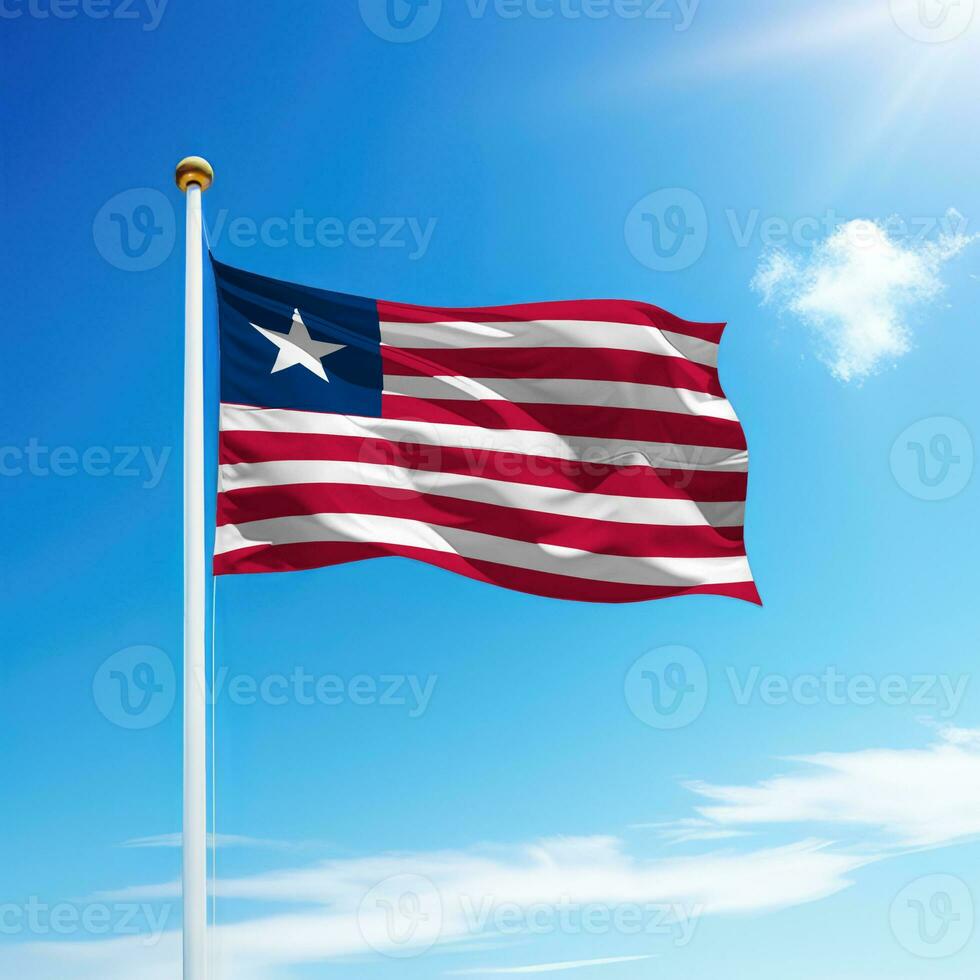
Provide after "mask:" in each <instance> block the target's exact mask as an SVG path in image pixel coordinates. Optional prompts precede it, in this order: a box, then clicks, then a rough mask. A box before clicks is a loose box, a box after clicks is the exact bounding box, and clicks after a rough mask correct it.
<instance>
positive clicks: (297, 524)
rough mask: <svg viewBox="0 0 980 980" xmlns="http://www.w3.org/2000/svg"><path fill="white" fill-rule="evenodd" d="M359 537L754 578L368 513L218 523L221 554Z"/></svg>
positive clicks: (718, 580) (702, 577)
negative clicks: (516, 539)
mask: <svg viewBox="0 0 980 980" xmlns="http://www.w3.org/2000/svg"><path fill="white" fill-rule="evenodd" d="M341 541H356V542H363V543H369V544H382V545H384V544H388V545H401V546H407V547H414V548H428V549H430V550H432V551H440V552H443V553H445V554H456V555H461V556H462V557H464V558H469V559H476V560H481V561H492V562H497V563H499V564H503V565H511V566H513V567H516V568H526V569H530V570H532V571H537V572H549V573H551V574H553V575H568V576H571V577H573V578H581V579H588V580H589V581H593V582H616V583H619V584H622V585H654V586H670V587H675V586H677V587H683V586H689V585H708V584H722V583H729V582H750V581H751V580H752V574H751V572H750V571H749V563H748V560H747V559H746V558H745V557H743V556H737V557H725V558H622V557H619V556H618V555H599V554H595V553H594V552H591V551H581V550H579V549H578V548H565V547H562V546H560V545H543V544H533V543H531V542H527V541H513V540H511V539H510V538H498V537H495V536H493V535H490V534H481V533H479V532H477V531H466V530H462V529H460V528H448V527H433V526H431V525H429V524H424V523H422V522H421V521H411V520H405V519H404V518H398V517H376V516H373V515H364V514H311V515H306V516H303V517H279V518H275V519H273V520H267V521H253V522H251V523H249V524H239V525H234V524H228V525H225V526H223V527H219V528H218V532H217V537H216V539H215V554H217V555H224V554H227V553H228V552H231V551H237V550H238V549H240V548H250V547H254V546H255V545H284V544H302V543H305V542H341Z"/></svg>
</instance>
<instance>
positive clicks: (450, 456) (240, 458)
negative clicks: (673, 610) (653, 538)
mask: <svg viewBox="0 0 980 980" xmlns="http://www.w3.org/2000/svg"><path fill="white" fill-rule="evenodd" d="M219 454H220V461H221V463H222V464H230V463H264V462H270V461H275V460H293V459H322V460H340V461H346V462H361V463H380V464H384V465H388V466H401V467H404V468H406V469H413V470H424V471H426V472H442V473H456V474H459V475H470V476H477V477H484V478H486V479H491V480H506V481H508V482H511V483H524V484H527V485H529V486H537V487H554V488H555V489H558V490H567V491H570V492H572V493H605V494H613V495H616V496H623V497H646V498H666V499H672V500H696V501H698V502H703V503H711V502H724V501H732V500H745V491H746V483H747V479H748V477H747V474H745V473H713V472H708V471H700V470H670V469H653V468H652V467H649V466H612V465H610V464H608V463H589V462H585V461H582V460H574V459H555V458H552V457H548V456H525V455H523V454H520V453H503V452H490V451H486V450H480V449H458V448H454V447H451V446H425V445H420V444H417V443H408V442H392V441H390V440H388V439H364V438H362V437H360V436H333V435H308V434H305V433H300V432H247V431H243V432H235V431H232V432H222V433H221V435H220V443H219Z"/></svg>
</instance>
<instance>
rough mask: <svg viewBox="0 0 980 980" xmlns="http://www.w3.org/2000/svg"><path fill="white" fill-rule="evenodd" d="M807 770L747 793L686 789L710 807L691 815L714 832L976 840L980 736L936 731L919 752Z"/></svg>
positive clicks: (820, 757)
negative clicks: (780, 830) (842, 831)
mask: <svg viewBox="0 0 980 980" xmlns="http://www.w3.org/2000/svg"><path fill="white" fill-rule="evenodd" d="M794 761H797V762H802V763H804V764H806V765H809V766H812V767H814V768H813V770H812V771H805V772H801V773H798V774H795V775H787V776H777V777H775V778H774V779H767V780H764V781H763V782H761V783H757V784H756V785H754V786H715V785H712V784H710V783H703V782H696V783H692V784H690V788H691V789H693V790H694V791H695V792H696V793H698V794H699V795H700V796H702V797H705V798H706V799H709V800H712V801H713V802H712V804H711V805H709V806H701V807H698V812H699V813H700V814H701V815H702V816H703V817H704V818H705V819H707V820H710V821H711V822H712V823H713V824H714V825H715V826H718V827H722V828H724V827H732V826H735V827H745V826H749V825H761V824H787V823H811V822H820V823H830V824H841V825H852V826H854V827H865V828H873V829H875V830H877V831H880V832H882V833H883V834H884V839H883V841H882V843H884V844H891V845H901V846H907V847H921V846H935V845H940V844H950V843H953V842H955V841H958V840H962V839H965V838H968V837H972V836H974V835H977V834H980V731H976V730H970V729H962V728H949V729H942V730H941V732H940V740H939V741H938V742H937V743H936V744H934V745H932V746H930V747H929V748H927V749H867V750H865V751H861V752H824V753H820V754H817V755H809V756H802V757H798V758H796V759H795V760H794Z"/></svg>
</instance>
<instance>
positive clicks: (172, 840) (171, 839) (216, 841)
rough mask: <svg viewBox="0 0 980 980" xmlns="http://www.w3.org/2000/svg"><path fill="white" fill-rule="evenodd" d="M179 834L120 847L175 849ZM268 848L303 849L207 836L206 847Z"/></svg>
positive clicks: (276, 842)
mask: <svg viewBox="0 0 980 980" xmlns="http://www.w3.org/2000/svg"><path fill="white" fill-rule="evenodd" d="M181 841H182V836H181V835H180V834H155V835H154V836H152V837H136V838H133V839H132V840H127V841H124V842H123V843H122V844H121V845H120V847H128V848H176V847H180V846H181ZM215 845H216V846H218V847H249V848H269V849H271V850H277V851H278V850H284V851H292V850H296V849H298V848H301V847H303V846H304V845H302V844H295V843H291V842H289V841H280V840H266V839H264V838H259V837H244V836H242V835H240V834H218V835H217V836H215V835H213V834H208V846H215Z"/></svg>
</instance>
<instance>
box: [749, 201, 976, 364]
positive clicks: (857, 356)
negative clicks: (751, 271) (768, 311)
mask: <svg viewBox="0 0 980 980" xmlns="http://www.w3.org/2000/svg"><path fill="white" fill-rule="evenodd" d="M944 224H945V229H944V230H943V231H942V232H941V234H940V235H939V236H938V238H937V239H936V240H935V241H916V240H914V239H913V240H908V241H906V240H902V239H900V238H898V237H896V236H894V235H892V234H891V233H890V231H889V222H877V221H866V220H856V221H848V222H846V223H844V224H842V225H840V226H839V227H838V228H837V229H836V230H835V231H834V232H833V234H831V235H830V236H829V237H828V238H826V239H825V240H824V241H822V242H819V243H817V244H816V245H815V246H814V248H813V250H812V252H811V253H810V254H809V255H808V256H806V257H799V256H792V255H790V254H788V253H786V252H784V251H778V250H777V251H770V252H768V253H766V254H765V255H763V257H762V260H761V261H760V264H759V267H758V269H757V271H756V274H755V277H754V278H753V280H752V287H753V288H754V289H755V290H756V291H757V292H758V293H759V294H760V295H761V296H762V301H763V303H768V304H772V305H773V306H775V307H777V308H778V309H780V310H781V311H784V312H786V313H788V314H791V315H793V316H795V317H797V318H798V319H799V320H800V321H801V322H803V323H804V324H805V325H806V326H807V327H809V328H810V329H811V330H812V331H813V333H814V335H815V336H816V338H817V341H818V355H819V356H820V358H821V359H822V360H823V361H824V362H825V363H826V364H827V365H828V366H829V368H830V370H831V371H832V372H833V374H834V375H835V376H836V377H838V378H840V379H841V380H842V381H853V380H862V379H864V378H866V377H867V376H868V375H870V374H873V373H874V372H875V371H877V370H879V369H880V368H881V367H882V366H884V365H885V364H888V363H891V362H894V361H895V360H897V359H898V358H900V357H902V356H903V355H904V354H906V353H908V351H909V350H910V349H911V346H912V329H911V326H910V324H909V315H910V313H911V312H912V311H913V310H914V309H915V308H917V307H920V306H922V305H923V304H926V303H928V302H930V301H932V300H934V299H935V298H936V297H937V296H938V295H939V294H940V293H941V292H942V291H943V289H944V288H945V284H944V282H943V280H942V277H941V272H942V269H943V266H944V265H945V263H946V262H948V261H949V260H950V259H951V258H953V257H954V256H955V255H957V254H959V253H960V252H961V251H962V250H963V249H964V248H965V247H966V246H967V245H969V244H970V243H971V242H972V241H974V240H975V238H976V236H971V235H967V234H966V233H965V231H964V230H963V228H964V226H965V219H964V218H963V217H962V215H960V214H959V213H958V212H956V211H954V210H950V211H948V212H947V214H946V219H945V222H944Z"/></svg>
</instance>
